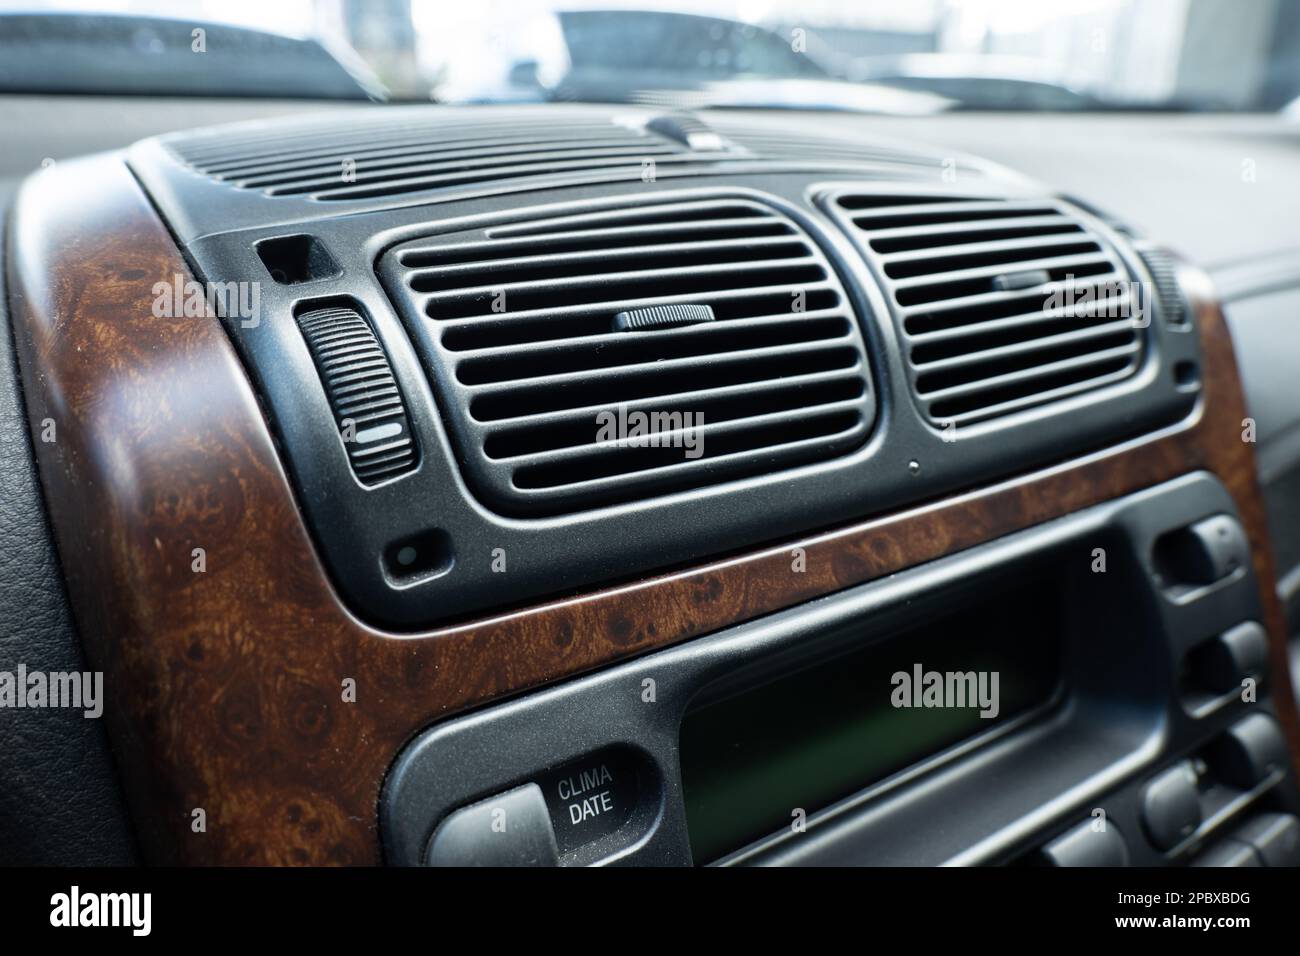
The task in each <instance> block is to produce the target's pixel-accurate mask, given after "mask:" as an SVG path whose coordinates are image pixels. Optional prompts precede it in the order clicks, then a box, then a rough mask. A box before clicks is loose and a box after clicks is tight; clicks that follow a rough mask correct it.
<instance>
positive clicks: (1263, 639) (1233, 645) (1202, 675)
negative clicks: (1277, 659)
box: [1192, 621, 1268, 693]
mask: <svg viewBox="0 0 1300 956" xmlns="http://www.w3.org/2000/svg"><path fill="white" fill-rule="evenodd" d="M1192 667H1193V669H1194V671H1195V675H1196V679H1197V683H1199V684H1200V685H1202V686H1203V687H1206V688H1208V689H1209V690H1212V691H1217V692H1219V693H1223V692H1225V691H1229V690H1233V689H1235V688H1240V687H1241V682H1242V681H1243V680H1245V679H1246V678H1247V677H1255V678H1259V677H1263V676H1264V672H1265V670H1266V669H1267V667H1268V634H1267V633H1266V632H1265V630H1264V628H1263V627H1262V626H1261V625H1259V624H1257V623H1256V622H1254V621H1247V622H1246V623H1245V624H1238V625H1237V626H1236V627H1234V628H1232V629H1231V630H1229V631H1225V632H1224V633H1222V634H1220V635H1219V636H1218V637H1215V638H1212V639H1210V640H1209V641H1206V642H1205V643H1204V644H1203V645H1201V646H1200V647H1198V648H1197V649H1196V651H1195V652H1194V654H1193V656H1192Z"/></svg>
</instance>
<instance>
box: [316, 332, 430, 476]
mask: <svg viewBox="0 0 1300 956" xmlns="http://www.w3.org/2000/svg"><path fill="white" fill-rule="evenodd" d="M298 327H299V328H301V329H302V334H303V337H304V338H305V339H306V340H307V348H308V349H309V350H310V352H311V357H312V361H313V362H315V364H316V371H317V372H319V373H320V378H321V383H322V384H323V385H324V386H325V394H326V396H327V397H328V399H329V403H330V408H331V410H332V411H333V412H334V420H335V422H336V423H337V425H338V428H339V436H340V437H341V438H342V440H343V447H344V448H346V449H347V454H348V461H349V463H350V464H351V465H352V471H353V473H354V474H355V475H356V476H357V478H358V479H359V480H360V481H361V482H362V484H366V485H375V484H378V483H379V482H381V481H386V480H388V479H390V478H394V477H396V476H398V475H401V474H405V473H406V472H409V471H413V470H414V469H415V464H416V454H415V442H414V441H413V440H412V437H411V425H410V422H409V420H408V419H407V416H406V406H405V405H404V404H403V402H402V394H401V392H400V391H399V389H398V387H397V379H396V378H395V377H394V375H393V368H392V366H391V365H390V364H389V361H388V356H387V355H386V354H384V350H383V347H382V346H381V345H380V344H379V339H378V338H377V337H376V336H375V333H374V330H373V329H371V327H370V323H369V322H367V321H366V320H365V318H364V317H363V316H362V315H361V313H359V312H357V311H356V310H355V309H350V308H342V307H337V306H331V307H328V308H320V309H312V310H310V311H308V312H303V313H300V314H299V315H298Z"/></svg>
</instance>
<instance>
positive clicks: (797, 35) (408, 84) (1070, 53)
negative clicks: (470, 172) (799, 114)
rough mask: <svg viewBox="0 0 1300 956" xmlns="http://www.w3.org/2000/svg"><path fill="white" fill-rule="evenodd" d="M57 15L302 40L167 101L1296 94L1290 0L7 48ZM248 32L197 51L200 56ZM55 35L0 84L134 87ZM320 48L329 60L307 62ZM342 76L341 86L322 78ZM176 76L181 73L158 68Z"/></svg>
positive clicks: (1220, 102)
mask: <svg viewBox="0 0 1300 956" xmlns="http://www.w3.org/2000/svg"><path fill="white" fill-rule="evenodd" d="M69 13H80V14H95V15H97V16H100V17H105V16H108V17H119V18H120V17H129V18H132V19H131V20H129V21H125V20H118V21H116V22H117V24H118V27H121V26H122V24H124V23H125V24H127V25H128V27H129V29H128V30H127V32H126V33H121V32H120V31H119V32H113V29H114V28H111V27H110V26H104V27H103V30H104V32H103V34H102V36H101V37H100V39H101V40H102V41H103V42H104V43H105V44H107V43H108V42H109V40H110V39H111V40H112V42H113V43H115V44H121V43H125V44H126V45H127V48H128V49H129V50H130V51H131V53H132V54H133V55H134V56H135V57H136V60H137V62H143V61H146V60H147V59H148V58H149V57H150V56H164V55H166V53H167V52H168V49H169V48H170V47H171V46H172V45H173V44H172V42H171V38H170V34H168V32H167V30H166V29H165V27H163V26H160V25H159V24H158V23H154V22H152V21H151V18H162V19H169V20H173V21H175V20H180V21H185V22H186V23H187V24H189V23H196V24H197V23H201V24H211V25H214V26H218V27H219V26H225V27H237V28H243V29H245V30H248V31H257V32H259V33H266V34H273V35H275V36H278V37H286V38H292V39H293V40H296V41H302V42H301V43H299V44H297V45H295V46H292V47H289V46H286V47H283V48H273V49H279V50H280V52H279V53H278V54H275V55H277V56H282V57H287V58H288V59H290V60H292V59H293V58H294V57H300V58H301V59H300V61H295V62H297V66H296V67H295V69H296V70H297V71H298V72H300V73H301V74H302V79H301V82H295V81H293V80H290V79H284V80H273V79H272V80H266V81H264V82H262V85H261V86H259V87H257V88H249V83H250V82H251V81H249V80H248V79H247V78H245V79H244V80H243V81H242V83H243V85H240V81H239V79H238V78H237V77H226V76H224V75H223V74H222V71H221V69H220V68H219V64H218V63H216V62H209V63H206V64H204V69H205V71H206V74H207V75H206V78H205V82H206V83H207V84H208V85H207V86H206V87H205V88H203V89H202V90H198V89H196V88H195V86H194V84H193V83H190V84H189V85H188V86H185V85H184V84H182V86H183V87H184V88H178V89H175V90H172V89H170V88H169V86H168V84H169V83H170V82H173V81H171V80H168V79H166V77H165V76H164V77H163V78H155V79H152V80H151V81H150V82H152V83H153V87H152V89H151V90H150V91H151V92H159V93H168V92H178V93H179V92H189V93H193V92H199V91H201V92H204V93H206V94H209V95H223V94H231V95H266V96H295V95H297V96H310V95H313V93H316V94H318V95H320V96H322V97H341V98H347V97H348V96H350V95H351V93H350V92H349V91H348V90H347V89H346V88H345V87H346V83H351V84H353V89H354V90H360V91H361V94H360V95H364V96H367V97H369V98H378V99H390V100H422V101H428V100H435V101H441V102H497V101H520V102H527V101H547V100H604V101H614V102H646V103H653V104H656V105H665V104H667V105H675V104H680V105H686V106H707V105H742V106H745V105H752V106H783V105H797V106H800V107H821V108H834V109H851V110H866V111H878V112H885V113H891V112H892V113H926V112H934V111H940V110H961V109H967V110H970V109H976V110H978V109H997V110H1024V109H1029V110H1051V111H1068V110H1080V109H1087V110H1103V109H1125V110H1152V109H1161V110H1197V111H1203V110H1231V111H1277V110H1284V109H1287V108H1288V107H1289V106H1290V104H1291V103H1292V101H1293V100H1295V99H1296V98H1297V97H1298V96H1300V3H1296V2H1294V0H1249V2H1243V0H1050V2H1048V0H907V2H898V0H892V2H890V0H854V2H836V0H733V2H727V0H675V2H668V3H660V2H653V0H560V2H556V0H470V2H465V3H459V4H456V3H449V2H446V0H436V2H421V0H274V2H268V0H52V2H30V0H29V2H25V3H24V2H13V0H0V51H6V50H8V52H11V53H12V50H13V49H19V48H20V41H21V43H25V44H26V46H25V47H22V48H24V49H29V50H30V49H32V44H31V41H32V40H33V38H34V39H36V40H41V39H42V37H46V36H47V35H50V34H57V33H58V32H59V30H60V29H63V28H61V27H59V26H58V25H57V18H53V17H50V16H48V15H50V14H61V15H63V14H69ZM33 15H34V16H33ZM77 19H80V20H81V22H82V26H81V28H80V30H81V32H80V33H78V35H77V36H78V37H79V38H80V42H82V43H83V44H84V45H86V46H87V47H88V48H93V46H94V44H95V42H96V34H95V33H94V30H93V28H92V27H90V26H87V24H89V23H91V22H92V21H86V20H84V19H83V18H77ZM64 22H65V23H66V18H64ZM100 22H101V23H104V24H109V23H110V21H109V20H101V21H100ZM187 29H188V27H187ZM42 31H45V32H44V33H42ZM6 34H7V35H8V42H9V44H10V47H9V48H6V46H5V44H6ZM252 36H253V34H252V33H241V32H238V31H232V32H230V33H219V32H218V33H216V34H213V35H209V36H208V37H207V38H206V40H207V43H208V44H209V48H210V49H211V48H214V47H218V46H220V45H221V44H226V45H227V46H229V45H237V44H238V43H240V42H244V41H250V42H251V40H250V38H251V37H252ZM241 38H242V40H241ZM73 39H74V40H76V39H77V38H75V37H74V38H73ZM182 39H183V38H182ZM60 42H61V43H63V46H61V47H59V49H60V50H62V51H63V53H62V57H61V60H60V62H57V63H56V62H52V61H51V60H50V54H49V51H48V48H47V49H46V52H45V53H44V54H43V55H42V56H40V57H32V58H31V59H30V60H29V61H26V62H24V63H22V64H21V66H20V65H18V61H16V60H14V59H13V58H12V56H10V57H9V62H10V66H9V67H7V68H5V67H3V66H0V88H5V89H8V90H10V91H13V90H23V91H29V92H50V91H52V90H53V91H70V90H68V89H67V85H68V84H69V83H77V82H79V83H80V84H81V87H80V88H79V89H78V90H76V91H79V92H94V91H98V92H129V91H130V90H119V89H115V88H114V83H117V82H126V80H125V79H122V78H121V77H120V76H119V78H118V79H117V80H115V79H114V78H113V77H112V76H99V77H96V76H95V74H94V73H93V71H86V72H84V73H83V74H82V78H81V79H80V80H77V79H76V78H75V74H76V71H73V72H74V78H73V79H72V80H69V79H67V78H66V77H65V78H63V79H58V78H56V77H53V75H52V74H53V73H54V72H55V68H56V67H59V68H62V69H64V70H65V71H66V68H67V67H68V64H69V60H70V59H71V60H73V61H75V60H76V57H75V55H69V53H68V44H69V42H70V41H68V40H67V38H66V37H64V38H62V39H61V40H60ZM250 49H251V48H250ZM286 51H296V52H293V53H290V52H286ZM313 51H324V53H325V54H328V57H322V58H321V59H320V60H319V61H313V58H312V56H311V55H308V54H310V53H312V52H313ZM326 60H328V61H329V62H328V63H327V62H326ZM313 62H315V65H314V66H313ZM43 63H44V64H45V66H44V67H43V66H42V64H43ZM340 67H341V68H342V69H343V70H344V71H345V72H346V76H347V81H346V83H343V85H340V81H339V79H338V77H337V76H334V77H330V76H328V75H327V74H328V73H329V71H330V70H337V69H338V68H340ZM313 70H319V73H318V74H317V73H314V72H313ZM116 72H117V73H118V74H121V73H122V71H121V70H117V71H116ZM178 72H182V70H181V67H179V66H176V65H175V64H173V65H171V66H169V67H168V69H167V70H165V71H160V75H161V74H163V73H165V74H177V73H178ZM46 73H48V74H51V75H48V76H47V75H44V74H46ZM254 75H257V74H256V73H254ZM774 81H779V82H774ZM137 82H138V81H137ZM175 82H176V83H179V82H180V81H179V80H175ZM277 84H278V85H277ZM313 84H314V85H313ZM135 91H136V92H144V91H145V90H143V89H140V88H139V87H138V85H137V88H136V89H135Z"/></svg>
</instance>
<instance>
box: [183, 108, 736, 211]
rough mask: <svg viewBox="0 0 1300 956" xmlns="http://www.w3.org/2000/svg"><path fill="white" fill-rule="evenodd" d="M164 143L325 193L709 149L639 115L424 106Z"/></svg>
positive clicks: (299, 189)
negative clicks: (404, 116)
mask: <svg viewBox="0 0 1300 956" xmlns="http://www.w3.org/2000/svg"><path fill="white" fill-rule="evenodd" d="M170 146H171V149H172V152H173V153H174V154H175V155H176V156H177V157H178V158H180V159H181V161H183V162H184V163H186V164H187V165H189V166H190V167H191V168H192V169H194V170H195V171H197V172H201V173H204V174H205V175H207V176H210V177H212V178H213V179H216V180H219V181H221V182H225V183H229V184H230V185H232V186H236V187H238V188H241V189H256V190H260V191H261V192H263V193H264V194H265V195H267V196H299V197H304V198H308V199H316V200H325V201H341V200H364V199H374V198H381V197H385V196H397V195H402V194H405V193H411V192H421V191H425V190H436V189H446V188H450V187H456V186H472V185H476V184H480V183H491V182H496V181H500V180H508V179H518V178H525V177H530V176H546V175H551V174H555V173H574V172H583V171H586V172H611V171H619V172H621V174H622V175H624V176H625V177H626V178H634V179H638V180H639V179H640V178H641V176H642V174H643V173H644V171H645V170H646V169H647V168H648V164H649V163H650V162H651V161H653V162H654V164H655V166H656V168H657V167H658V166H659V165H665V166H671V165H673V164H681V163H691V162H696V161H699V160H701V159H702V158H703V159H707V158H709V157H708V154H707V153H705V154H698V153H695V152H692V151H691V150H690V149H689V148H688V147H687V146H686V145H685V144H684V143H679V142H674V141H673V140H671V139H669V138H667V137H664V136H659V135H656V134H654V133H651V132H648V131H647V130H645V129H644V128H641V127H638V126H637V125H636V124H630V125H620V124H616V123H614V122H611V121H610V120H609V119H605V118H600V117H594V116H591V117H588V116H569V115H567V114H564V113H560V114H558V115H557V116H555V117H554V118H551V119H549V120H541V119H538V118H536V116H531V117H528V118H521V117H519V116H512V115H510V114H506V115H504V116H502V117H501V118H498V119H491V118H474V119H473V120H460V121H457V120H455V119H450V120H449V119H445V118H444V117H443V114H438V113H429V112H421V113H420V114H418V118H412V119H411V120H409V121H406V122H400V121H398V122H395V121H391V120H390V121H388V122H383V123H376V122H374V121H369V122H361V123H359V124H356V125H354V124H353V123H350V122H346V121H340V120H339V119H338V118H337V117H336V118H334V119H332V120H329V121H321V120H315V121H307V122H301V121H300V122H297V123H295V124H292V126H291V127H290V128H289V129H288V130H284V131H281V132H267V131H260V132H258V133H254V134H248V135H246V136H245V137H243V138H240V137H233V138H232V139H227V138H224V137H218V136H215V135H213V136H208V137H204V138H200V137H188V138H180V139H176V140H173V141H171V143H170ZM714 158H716V157H714Z"/></svg>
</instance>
